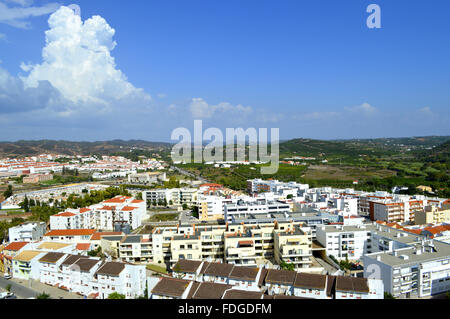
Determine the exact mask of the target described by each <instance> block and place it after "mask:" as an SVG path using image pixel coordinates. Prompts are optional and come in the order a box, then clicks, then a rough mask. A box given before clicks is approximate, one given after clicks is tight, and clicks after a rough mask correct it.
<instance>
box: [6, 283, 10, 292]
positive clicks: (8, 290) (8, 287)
mask: <svg viewBox="0 0 450 319" xmlns="http://www.w3.org/2000/svg"><path fill="white" fill-rule="evenodd" d="M11 287H12V286H11V284H9V285H7V286H6V287H5V290H6V291H7V292H11Z"/></svg>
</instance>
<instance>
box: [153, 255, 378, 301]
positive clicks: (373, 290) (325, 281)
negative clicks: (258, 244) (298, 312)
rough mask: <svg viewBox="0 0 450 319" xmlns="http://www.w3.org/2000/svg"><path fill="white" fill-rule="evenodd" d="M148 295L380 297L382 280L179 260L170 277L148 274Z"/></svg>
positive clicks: (312, 297) (177, 296)
mask: <svg viewBox="0 0 450 319" xmlns="http://www.w3.org/2000/svg"><path fill="white" fill-rule="evenodd" d="M147 281H148V284H147V285H148V291H149V298H152V299H191V298H192V299H242V298H244V299H266V298H295V297H296V298H304V299H306V298H308V299H383V298H384V287H383V282H382V281H381V280H377V279H366V278H356V277H344V276H329V275H321V274H312V273H297V272H295V271H288V270H276V269H265V268H254V267H245V266H236V265H232V264H226V263H210V262H206V261H205V262H201V261H193V260H180V261H179V262H178V263H177V264H176V265H175V267H174V268H173V278H154V277H149V278H148V280H147Z"/></svg>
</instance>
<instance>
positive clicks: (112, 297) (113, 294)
mask: <svg viewBox="0 0 450 319" xmlns="http://www.w3.org/2000/svg"><path fill="white" fill-rule="evenodd" d="M108 299H125V295H122V294H119V293H118V292H113V293H112V294H110V295H109V296H108Z"/></svg>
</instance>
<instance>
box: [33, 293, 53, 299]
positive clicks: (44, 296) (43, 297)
mask: <svg viewBox="0 0 450 319" xmlns="http://www.w3.org/2000/svg"><path fill="white" fill-rule="evenodd" d="M36 299H50V295H49V294H46V293H45V292H43V293H41V294H40V295H37V296H36Z"/></svg>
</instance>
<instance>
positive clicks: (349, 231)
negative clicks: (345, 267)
mask: <svg viewBox="0 0 450 319" xmlns="http://www.w3.org/2000/svg"><path fill="white" fill-rule="evenodd" d="M372 228H373V227H369V228H368V227H366V226H364V225H359V226H342V225H330V226H321V227H318V228H317V229H316V238H317V241H318V242H319V243H320V244H321V245H322V246H324V247H325V248H326V254H327V256H330V255H332V256H334V257H335V258H336V259H337V260H345V259H347V258H348V259H349V260H359V259H360V258H361V257H362V256H363V254H365V253H366V252H367V246H368V244H369V243H368V239H370V236H371V230H372Z"/></svg>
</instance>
